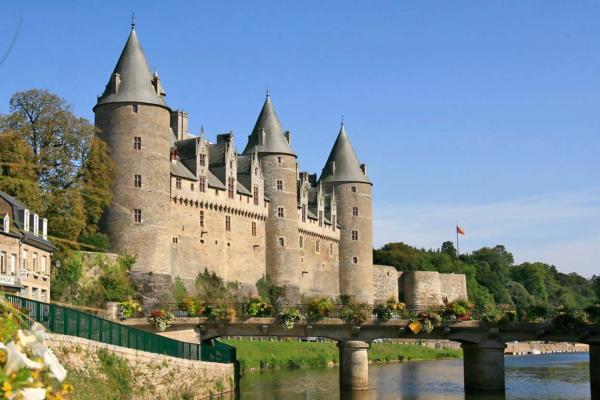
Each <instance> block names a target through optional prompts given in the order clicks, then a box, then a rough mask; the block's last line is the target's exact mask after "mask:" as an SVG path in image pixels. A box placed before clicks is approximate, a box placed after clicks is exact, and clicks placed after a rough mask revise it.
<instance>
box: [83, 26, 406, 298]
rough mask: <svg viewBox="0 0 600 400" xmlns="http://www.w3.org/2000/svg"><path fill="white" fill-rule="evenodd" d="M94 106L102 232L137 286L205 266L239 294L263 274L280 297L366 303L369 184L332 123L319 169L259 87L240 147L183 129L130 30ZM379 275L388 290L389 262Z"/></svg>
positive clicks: (159, 290) (158, 291) (154, 286)
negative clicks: (127, 263)
mask: <svg viewBox="0 0 600 400" xmlns="http://www.w3.org/2000/svg"><path fill="white" fill-rule="evenodd" d="M94 113H95V125H96V127H97V129H98V131H99V135H100V137H101V138H102V139H103V140H104V141H105V142H106V143H107V144H108V147H109V151H110V155H111V157H112V158H113V160H114V161H115V162H116V164H117V175H116V178H115V181H114V183H113V201H112V204H111V205H110V207H109V209H108V210H107V212H106V214H105V217H104V220H103V230H104V231H105V232H106V233H107V234H108V235H109V238H110V240H111V243H112V245H113V247H114V250H116V251H118V252H121V253H128V254H134V255H135V256H136V263H135V266H134V267H133V269H132V275H133V276H134V277H135V278H136V280H137V281H138V282H139V284H140V285H141V286H142V289H143V292H145V293H147V294H148V295H149V296H151V297H152V296H154V297H155V298H161V297H162V296H164V295H166V293H168V290H169V289H170V287H171V286H172V282H173V279H174V278H175V277H179V278H181V279H182V280H183V281H184V282H185V283H186V284H187V285H191V284H192V283H193V282H194V280H195V278H196V276H197V275H198V273H200V272H203V271H204V270H205V269H207V270H208V271H210V272H215V273H216V274H217V275H218V276H219V277H221V278H223V280H225V281H227V282H237V283H238V284H239V285H240V286H241V287H242V288H243V289H244V290H245V291H247V292H248V293H256V283H257V281H259V280H260V279H261V278H263V277H265V276H266V277H269V278H270V280H271V282H272V284H273V285H275V286H278V287H281V288H283V290H284V295H285V297H286V299H287V301H290V302H297V301H300V297H301V296H319V295H320V296H328V297H337V296H339V295H349V296H352V297H354V298H355V299H356V300H357V301H360V302H367V303H373V301H374V300H375V297H376V294H375V292H376V289H375V284H374V279H373V276H374V275H375V276H381V275H382V274H381V271H382V270H380V269H379V267H377V266H373V255H372V250H373V240H372V213H371V209H372V198H371V193H372V192H371V191H372V186H373V184H372V182H371V181H370V180H369V178H368V176H367V169H366V166H365V164H361V163H360V162H359V160H358V158H357V156H356V153H355V151H354V149H353V147H352V144H351V143H350V139H349V137H348V134H347V133H346V130H345V128H344V126H343V124H342V126H341V128H340V130H339V133H338V136H337V139H336V140H335V143H334V144H333V148H332V150H331V153H330V155H329V158H328V159H327V161H326V163H325V166H324V167H323V170H322V173H321V175H320V176H319V177H317V175H316V174H309V173H307V172H302V171H301V170H300V169H299V164H298V157H297V154H296V153H295V152H294V150H293V146H292V140H291V134H290V132H289V131H284V130H283V128H282V125H281V123H280V121H279V118H278V117H277V114H276V112H275V108H274V106H273V102H272V100H271V98H270V97H269V95H267V97H266V100H265V102H264V104H263V106H262V110H261V111H260V114H259V116H258V119H257V121H256V124H255V126H254V129H253V130H252V132H251V134H250V135H249V137H248V141H247V143H246V145H245V147H244V149H243V151H242V152H241V153H238V151H237V148H236V144H235V141H234V135H233V134H232V133H223V134H219V135H217V137H216V143H212V142H210V141H208V140H207V139H206V138H205V136H204V133H202V134H201V135H200V136H199V137H195V136H192V135H191V134H189V133H188V115H187V113H185V112H183V111H175V110H172V109H171V108H170V107H169V106H168V105H167V103H166V101H165V89H164V87H163V85H162V82H161V80H160V78H159V76H158V74H157V73H154V74H153V73H151V71H150V69H149V66H148V62H147V60H146V57H145V55H144V53H143V51H142V48H141V45H140V42H139V40H138V37H137V34H136V31H135V29H134V26H132V30H131V34H130V35H129V38H128V40H127V43H126V44H125V48H124V49H123V51H122V53H121V56H120V57H119V60H118V62H117V65H116V66H115V68H114V71H113V73H112V75H111V76H110V79H109V82H108V84H107V85H106V88H105V90H104V93H103V94H102V95H101V96H99V97H98V101H97V104H96V105H95V107H94ZM392 270H393V268H392ZM383 275H385V274H383ZM386 276H388V277H389V280H390V282H391V285H392V286H393V285H394V282H395V284H396V288H397V287H398V282H397V281H398V276H397V275H396V273H395V270H393V272H392V273H391V275H390V271H388V272H387V275H386ZM392 292H393V290H392ZM396 296H397V289H396Z"/></svg>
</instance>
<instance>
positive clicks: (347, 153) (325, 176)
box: [320, 124, 371, 184]
mask: <svg viewBox="0 0 600 400" xmlns="http://www.w3.org/2000/svg"><path fill="white" fill-rule="evenodd" d="M332 161H334V162H335V170H333V168H332V165H331V162H332ZM320 181H323V182H362V183H369V184H371V181H370V180H369V178H367V176H366V175H365V174H364V172H363V171H362V169H361V168H360V162H359V161H358V157H356V152H355V151H354V148H353V147H352V143H350V139H349V138H348V134H347V133H346V129H345V128H344V125H343V124H342V126H341V128H340V133H339V134H338V137H337V139H336V141H335V144H334V145H333V148H332V149H331V153H330V154H329V158H327V162H326V163H325V167H324V168H323V172H322V173H321V178H320Z"/></svg>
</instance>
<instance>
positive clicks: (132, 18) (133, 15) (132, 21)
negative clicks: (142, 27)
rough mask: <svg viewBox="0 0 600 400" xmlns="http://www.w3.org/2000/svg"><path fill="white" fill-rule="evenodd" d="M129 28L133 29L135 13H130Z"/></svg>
mask: <svg viewBox="0 0 600 400" xmlns="http://www.w3.org/2000/svg"><path fill="white" fill-rule="evenodd" d="M131 29H132V30H133V29H135V13H131Z"/></svg>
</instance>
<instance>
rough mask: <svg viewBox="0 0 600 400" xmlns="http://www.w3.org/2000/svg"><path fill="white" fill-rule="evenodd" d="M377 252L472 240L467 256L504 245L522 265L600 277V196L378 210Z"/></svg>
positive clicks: (587, 193)
mask: <svg viewBox="0 0 600 400" xmlns="http://www.w3.org/2000/svg"><path fill="white" fill-rule="evenodd" d="M373 211H374V240H375V246H377V247H378V246H381V245H383V244H384V243H388V242H398V241H401V242H405V243H407V244H410V245H413V246H417V247H425V248H437V247H439V246H440V245H441V243H442V242H443V241H445V240H453V241H454V240H455V238H456V236H455V230H454V226H455V223H456V221H458V223H459V225H461V226H462V227H463V228H464V229H465V231H466V235H465V236H461V237H460V247H461V252H462V251H472V250H475V249H478V248H480V247H482V246H494V245H496V244H504V245H505V246H506V247H507V248H508V250H509V251H511V252H512V253H513V254H514V256H515V259H516V261H517V262H521V261H544V262H547V263H551V264H554V265H556V266H557V268H559V270H561V271H563V272H571V271H575V272H578V273H581V274H583V275H585V276H591V275H592V274H594V273H596V274H600V262H599V261H598V260H600V190H589V191H579V192H568V193H554V194H546V195H540V196H534V197H527V198H521V199H514V200H511V201H504V202H496V203H486V204H464V203H462V204H381V203H380V204H376V205H375V206H374V210H373Z"/></svg>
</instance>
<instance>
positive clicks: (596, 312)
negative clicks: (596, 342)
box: [585, 304, 600, 324]
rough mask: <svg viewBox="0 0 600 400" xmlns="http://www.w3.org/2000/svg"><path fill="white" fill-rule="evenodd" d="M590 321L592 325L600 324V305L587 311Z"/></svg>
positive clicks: (590, 307) (588, 308)
mask: <svg viewBox="0 0 600 400" xmlns="http://www.w3.org/2000/svg"><path fill="white" fill-rule="evenodd" d="M585 312H586V313H587V315H588V320H589V322H591V323H592V324H600V304H596V305H593V306H589V307H587V308H586V309H585Z"/></svg>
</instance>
